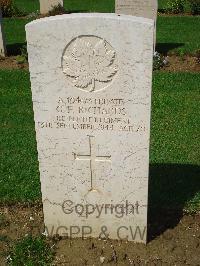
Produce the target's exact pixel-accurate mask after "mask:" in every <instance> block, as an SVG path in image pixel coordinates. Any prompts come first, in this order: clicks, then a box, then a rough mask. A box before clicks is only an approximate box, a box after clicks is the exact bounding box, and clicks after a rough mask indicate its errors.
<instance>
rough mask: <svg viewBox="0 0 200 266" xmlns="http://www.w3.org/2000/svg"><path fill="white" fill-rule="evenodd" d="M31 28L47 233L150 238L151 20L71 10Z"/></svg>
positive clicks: (28, 30) (31, 62) (29, 39)
mask: <svg viewBox="0 0 200 266" xmlns="http://www.w3.org/2000/svg"><path fill="white" fill-rule="evenodd" d="M124 29H126V30H124ZM26 34H27V43H28V55H29V66H30V74H31V87H32V100H33V108H34V118H35V128H36V136H37V149H38V156H39V168H40V179H41V188H42V199H43V208H44V219H45V225H46V228H47V234H48V235H50V236H51V235H54V234H59V235H63V236H68V237H79V236H80V237H82V236H83V237H84V236H92V237H100V238H104V237H108V236H109V238H112V239H127V240H130V241H131V240H134V241H136V242H144V243H145V242H146V233H147V198H148V168H149V136H150V112H151V81H152V50H153V45H152V44H153V20H150V19H145V18H139V17H133V16H124V15H122V16H117V15H115V14H71V15H62V16H56V17H49V18H44V19H40V20H38V21H37V20H36V21H33V22H31V23H29V24H27V25H26Z"/></svg>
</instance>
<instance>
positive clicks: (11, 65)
mask: <svg viewBox="0 0 200 266" xmlns="http://www.w3.org/2000/svg"><path fill="white" fill-rule="evenodd" d="M0 69H28V63H24V64H18V63H17V60H16V56H9V57H5V58H4V57H0Z"/></svg>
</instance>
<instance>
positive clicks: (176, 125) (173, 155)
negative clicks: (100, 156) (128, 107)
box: [0, 70, 200, 210]
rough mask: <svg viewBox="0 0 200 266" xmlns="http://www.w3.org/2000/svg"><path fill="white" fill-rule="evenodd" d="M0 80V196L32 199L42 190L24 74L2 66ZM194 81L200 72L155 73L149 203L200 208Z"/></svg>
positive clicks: (12, 199) (198, 81)
mask: <svg viewBox="0 0 200 266" xmlns="http://www.w3.org/2000/svg"><path fill="white" fill-rule="evenodd" d="M1 81H3V82H1ZM0 84H1V97H0V99H1V104H0V106H1V110H0V111H1V118H0V119H1V120H0V123H1V128H2V134H1V139H0V146H1V154H0V155H1V160H0V163H1V171H2V172H1V175H0V202H1V203H3V202H23V201H25V202H27V201H35V200H37V199H40V197H41V194H40V182H39V173H38V162H37V151H36V141H35V131H34V122H33V112H32V102H31V92H30V82H29V74H28V72H26V71H19V70H12V71H9V70H1V71H0ZM199 84H200V74H192V73H177V74H169V73H162V72H161V73H159V72H158V73H156V74H155V77H154V82H153V112H152V129H151V132H152V135H151V168H150V176H151V179H150V181H151V182H150V192H149V194H150V203H151V205H156V204H157V205H158V206H161V204H162V206H164V207H172V206H173V205H174V204H175V205H176V206H179V207H180V206H181V208H187V209H188V210H198V209H200V178H199V176H200V174H198V172H199V167H198V165H199V163H200V149H199V148H200V147H199V146H200V144H199V139H198V138H197V136H198V134H199V126H200V124H199V115H200V111H199V96H198V95H199V94H198V92H199Z"/></svg>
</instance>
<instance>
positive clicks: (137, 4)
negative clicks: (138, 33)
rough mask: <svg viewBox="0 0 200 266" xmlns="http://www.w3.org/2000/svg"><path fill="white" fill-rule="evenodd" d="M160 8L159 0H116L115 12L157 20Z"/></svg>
mask: <svg viewBox="0 0 200 266" xmlns="http://www.w3.org/2000/svg"><path fill="white" fill-rule="evenodd" d="M157 10H158V1H157V0H143V1H141V0H115V12H116V13H118V14H125V15H132V16H136V17H144V18H150V19H153V20H156V18H157Z"/></svg>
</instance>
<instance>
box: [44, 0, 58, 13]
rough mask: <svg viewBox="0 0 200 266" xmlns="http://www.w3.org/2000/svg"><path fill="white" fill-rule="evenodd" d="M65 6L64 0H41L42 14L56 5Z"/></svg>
mask: <svg viewBox="0 0 200 266" xmlns="http://www.w3.org/2000/svg"><path fill="white" fill-rule="evenodd" d="M59 4H60V5H62V6H63V0H40V14H47V13H48V12H49V11H50V10H51V9H52V8H53V7H54V6H57V5H59Z"/></svg>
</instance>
